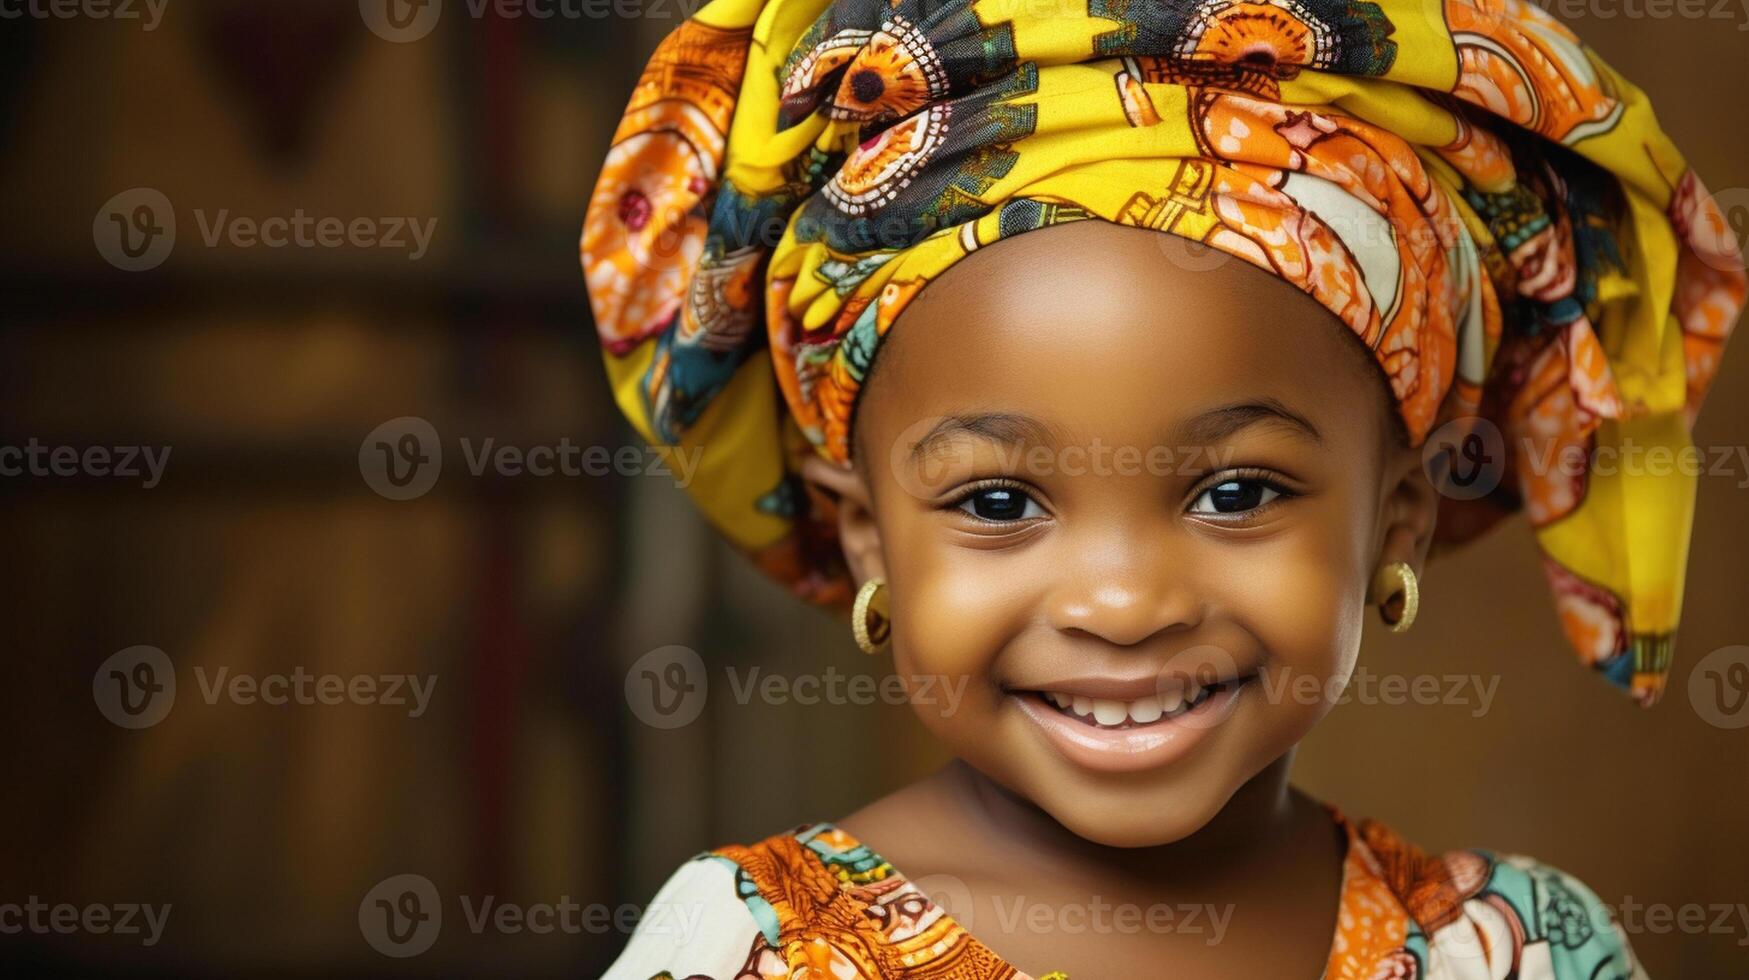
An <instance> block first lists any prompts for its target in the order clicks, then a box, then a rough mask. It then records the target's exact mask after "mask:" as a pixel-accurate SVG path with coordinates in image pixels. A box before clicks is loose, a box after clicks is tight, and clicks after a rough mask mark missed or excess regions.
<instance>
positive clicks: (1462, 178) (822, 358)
mask: <svg viewBox="0 0 1749 980" xmlns="http://www.w3.org/2000/svg"><path fill="white" fill-rule="evenodd" d="M1090 219H1097V220H1105V221H1111V222H1116V223H1119V224H1125V225H1133V226H1137V227H1143V228H1153V229H1156V230H1159V231H1162V232H1167V233H1170V234H1172V235H1176V236H1181V237H1183V238H1188V239H1192V240H1194V241H1197V242H1201V243H1204V244H1206V245H1208V246H1212V247H1213V248H1215V249H1218V250H1219V251H1220V252H1221V253H1224V254H1226V255H1229V256H1235V257H1237V258H1239V259H1242V260H1244V261H1247V262H1250V263H1253V264H1255V265H1256V266H1258V267H1260V268H1262V269H1265V270H1267V271H1269V272H1270V273H1273V274H1274V275H1277V276H1280V277H1281V278H1283V279H1285V280H1287V281H1288V282H1290V283H1292V284H1294V285H1295V286H1297V287H1299V288H1300V289H1302V290H1304V291H1305V292H1306V293H1308V294H1309V295H1311V296H1312V297H1314V298H1315V299H1317V300H1318V301H1319V302H1320V303H1322V304H1323V305H1324V306H1325V307H1326V308H1327V309H1328V310H1330V312H1331V313H1332V314H1333V315H1334V316H1335V317H1336V318H1337V319H1338V320H1339V321H1340V323H1341V324H1343V325H1345V326H1346V327H1347V328H1348V329H1349V330H1351V331H1352V332H1353V333H1354V335H1355V336H1356V337H1358V338H1359V339H1360V340H1361V341H1362V342H1363V343H1365V344H1366V345H1367V347H1368V348H1369V349H1370V350H1371V351H1372V353H1373V355H1374V358H1375V360H1376V362H1377V363H1378V365H1379V367H1380V369H1381V370H1382V371H1384V372H1385V375H1386V377H1387V378H1388V379H1389V382H1390V385H1391V389H1392V391H1393V393H1394V394H1395V396H1396V402H1397V407H1398V411H1399V413H1400V415H1401V417H1402V420H1403V422H1404V424H1405V426H1406V428H1407V431H1408V433H1409V435H1410V437H1411V439H1412V440H1413V442H1414V444H1415V445H1418V446H1422V445H1427V444H1428V441H1429V439H1430V436H1432V435H1437V436H1438V440H1437V443H1436V445H1438V446H1451V447H1454V449H1453V451H1452V452H1450V453H1448V454H1447V455H1445V456H1444V457H1442V458H1444V459H1446V460H1448V461H1449V462H1450V463H1451V464H1452V465H1454V466H1458V467H1462V466H1465V465H1467V464H1473V465H1472V469H1473V468H1474V466H1480V467H1482V470H1483V471H1486V470H1487V467H1488V466H1492V467H1493V470H1492V472H1493V473H1494V479H1493V480H1492V481H1490V483H1489V484H1488V485H1486V486H1483V487H1481V488H1480V489H1477V490H1476V491H1475V492H1474V493H1469V492H1452V493H1449V494H1448V496H1447V497H1446V498H1445V499H1444V500H1443V501H1442V504H1441V508H1442V509H1441V520H1440V525H1441V541H1442V543H1454V542H1457V541H1461V540H1464V539H1467V538H1469V537H1472V536H1474V535H1475V534H1477V533H1479V532H1480V531H1481V530H1483V529H1485V528H1486V527H1487V526H1489V525H1490V524H1492V523H1493V521H1494V520H1496V519H1497V518H1498V517H1499V516H1501V515H1504V514H1506V513H1510V512H1513V511H1518V510H1522V511H1523V512H1524V513H1525V514H1526V516H1527V517H1528V518H1529V520H1530V521H1531V523H1532V525H1533V526H1534V527H1535V529H1536V533H1537V539H1538V542H1539V545H1540V547H1541V549H1542V552H1543V557H1544V567H1545V570H1546V571H1547V574H1548V577H1549V580H1550V583H1551V585H1552V587H1553V590H1554V594H1555V597H1556V602H1557V606H1558V608H1559V612H1560V617H1561V621H1562V623H1563V626H1564V629H1565V631H1566V634H1567V637H1568V639H1569V641H1570V642H1571V643H1572V645H1573V646H1574V647H1575V648H1576V649H1577V650H1578V652H1579V655H1580V656H1581V658H1582V659H1583V660H1584V662H1586V663H1587V664H1589V665H1591V666H1593V667H1595V668H1596V669H1597V670H1599V671H1601V672H1602V673H1604V674H1605V675H1606V676H1607V677H1608V678H1609V679H1610V680H1612V681H1614V682H1615V683H1617V684H1619V685H1621V686H1622V687H1624V688H1626V689H1628V690H1629V691H1631V692H1632V693H1633V695H1634V696H1635V697H1637V698H1638V699H1639V700H1640V701H1642V702H1643V703H1647V704H1650V703H1651V702H1652V701H1654V700H1655V699H1656V698H1657V697H1658V695H1659V693H1660V692H1661V691H1662V689H1663V685H1664V678H1665V675H1666V673H1667V671H1668V669H1669V662H1670V653H1671V648H1672V644H1673V640H1674V634H1675V629H1676V625H1677V617H1678V612H1679V610H1680V607H1681V602H1682V585H1683V570H1684V565H1685V562H1686V557H1687V548H1688V540H1689V530H1690V524H1691V518H1692V508H1693V497H1694V477H1693V475H1692V471H1691V470H1690V469H1687V468H1684V467H1680V466H1679V467H1676V468H1675V470H1674V471H1672V470H1671V468H1670V467H1662V468H1655V467H1647V466H1639V467H1635V466H1629V465H1612V466H1609V467H1604V466H1599V465H1594V461H1596V460H1599V459H1604V458H1608V459H1611V460H1614V461H1617V462H1620V461H1625V460H1628V459H1630V458H1634V454H1635V453H1640V454H1644V453H1647V452H1669V453H1672V454H1680V453H1683V452H1685V451H1689V449H1690V442H1689V429H1690V426H1691V425H1692V423H1693V421H1694V417H1695V414H1696V412H1697V411H1698V409H1699V406H1700V402H1701V399H1702V396H1703V394H1704V392H1705V390H1706V387H1707V385H1708V383H1709V382H1710V381H1711V379H1712V377H1713V376H1714V374H1715V372H1716V371H1717V368H1718V362H1719V358H1720V355H1721V351H1722V349H1723V346H1724V343H1725V339H1726V336H1727V335H1728V333H1729V332H1730V329H1731V327H1732V325H1733V323H1734V322H1735V319H1736V317H1737V314H1738V312H1739V310H1740V308H1741V306H1742V304H1743V300H1744V293H1745V278H1744V274H1743V265H1742V262H1741V260H1740V257H1739V256H1738V253H1737V249H1736V244H1735V241H1734V239H1733V238H1732V237H1731V235H1730V234H1729V229H1728V228H1727V226H1726V224H1725V221H1724V219H1723V218H1722V216H1721V214H1720V212H1719V210H1718V208H1717V207H1716V206H1715V204H1714V203H1713V201H1712V199H1711V198H1710V197H1709V196H1708V195H1707V193H1706V192H1705V190H1704V189H1703V188H1702V186H1701V184H1700V182H1699V181H1698V179H1696V177H1695V175H1694V173H1693V172H1692V171H1691V170H1690V169H1689V168H1688V166H1687V164H1686V163H1685V162H1684V160H1683V158H1682V156H1681V155H1680V154H1679V153H1678V152H1677V150H1676V148H1675V147H1674V146H1673V145H1672V144H1671V142H1670V140H1669V139H1668V138H1667V137H1666V136H1665V134H1664V133H1663V132H1662V130H1660V129H1659V127H1658V123H1657V120H1656V119H1655V118H1654V116H1653V113H1652V110H1651V107H1650V106H1649V105H1648V103H1647V101H1646V98H1645V96H1644V95H1643V94H1642V93H1641V92H1640V91H1639V90H1638V89H1636V88H1635V87H1634V86H1633V85H1631V84H1630V83H1628V82H1627V81H1626V80H1624V79H1622V78H1621V77H1620V76H1618V75H1617V74H1616V73H1615V72H1614V71H1612V70H1611V69H1610V68H1609V66H1608V65H1606V64H1604V63H1603V61H1602V60H1600V59H1599V58H1598V57H1597V56H1596V55H1595V54H1594V53H1593V52H1591V51H1590V50H1589V49H1587V48H1586V47H1585V46H1584V45H1582V44H1581V43H1580V42H1579V41H1578V39H1577V38H1575V37H1574V35H1573V34H1572V33H1571V32H1569V31H1568V30H1567V29H1566V28H1565V27H1563V26H1562V25H1561V24H1559V23H1558V22H1556V21H1555V20H1553V19H1552V18H1550V17H1549V16H1548V15H1546V14H1544V13H1543V12H1541V11H1540V10H1538V9H1537V8H1536V7H1534V6H1530V5H1528V4H1520V3H1516V2H1503V0H1431V2H1429V0H1376V2H1363V0H1268V2H1260V0H1203V2H1189V3H1178V2H1173V3H1162V2H1142V0H980V2H943V0H935V2H924V0H837V2H827V0H714V2H711V3H709V4H708V5H706V6H705V7H703V8H701V9H700V10H699V11H698V13H697V14H696V15H695V16H693V17H692V18H691V19H690V20H688V21H687V22H685V23H684V24H682V25H681V26H680V27H679V28H678V29H677V30H675V31H674V32H673V33H672V34H671V35H670V36H669V37H668V38H667V39H666V40H665V41H664V42H663V43H662V45H661V46H660V47H659V49H658V50H657V51H656V53H655V55H654V56H653V57H652V58H651V60H650V62H649V65H648V67H647V68H646V70H645V72H644V74H643V77H642V78H641V79H640V80H639V81H638V83H637V87H636V89H635V90H634V92H633V94H632V98H631V101H630V104H629V106H628V107H627V109H626V112H625V115H624V118H623V120H622V121H621V123H620V125H619V127H618V130H617V131H616V133H615V134H614V139H613V146H612V150H611V151H610V154H609V157H608V159H607V161H606V164H605V165H604V167H603V170H602V174H601V178H600V181H599V184H598V186H597V188H596V191H595V194H594V197H593V199H592V200H591V202H590V206H589V212H588V216H587V218H586V221H585V225H584V230H583V240H582V254H583V264H584V270H585V275H586V278H587V281H588V286H589V293H590V298H591V302H592V306H593V310H594V314H595V322H596V327H597V329H598V332H599V334H600V338H601V341H602V344H603V347H604V349H605V352H606V362H607V369H608V372H609V374H610V376H611V379H612V383H613V386H614V390H615V393H616V397H617V399H618V401H619V404H620V406H621V408H622V409H623V410H624V412H625V413H626V415H627V416H628V417H629V418H630V420H631V422H632V423H633V425H634V426H635V427H636V428H637V429H638V431H639V432H640V433H642V435H643V436H644V437H645V438H646V439H649V440H650V441H652V442H655V443H659V444H663V445H670V446H676V447H679V448H680V449H681V450H682V451H683V452H685V453H687V454H689V455H690V454H692V453H695V452H696V453H699V454H700V457H699V458H700V462H699V467H698V471H697V475H696V477H695V478H694V479H693V481H692V483H691V485H690V486H689V488H688V489H689V491H690V492H691V493H692V494H693V496H694V497H695V498H696V499H697V500H698V502H699V503H700V505H701V506H702V508H703V509H704V511H705V512H706V513H707V514H708V515H709V517H710V518H711V519H712V521H713V522H714V523H715V524H716V525H717V526H718V527H719V528H721V529H722V531H723V532H724V533H725V534H727V535H728V536H729V537H730V538H731V539H732V540H733V541H734V542H735V543H736V544H737V545H739V546H740V547H742V548H743V549H745V550H746V551H748V552H749V553H750V554H752V555H753V556H754V557H755V559H756V560H757V561H758V562H759V563H760V565H761V566H762V567H763V568H764V569H765V570H766V571H767V572H768V573H770V574H772V575H774V576H776V577H778V578H779V579H782V580H784V581H785V582H787V583H789V584H790V585H791V586H792V588H793V589H794V590H795V591H796V593H797V594H799V595H801V596H803V597H805V598H808V599H811V600H814V601H817V602H822V603H828V604H838V605H842V604H844V603H845V602H846V601H847V600H848V597H849V589H848V583H847V580H846V577H845V575H844V569H843V565H842V558H841V556H840V555H839V553H838V550H837V546H836V543H835V541H834V540H833V528H832V514H831V505H830V502H829V501H826V500H824V499H822V498H821V497H820V496H819V495H818V494H816V493H815V492H813V491H811V490H810V489H808V488H806V487H805V486H804V485H803V484H802V483H801V482H800V481H799V479H797V478H796V476H795V468H796V465H797V461H798V459H799V458H800V455H799V454H802V453H806V452H817V453H820V454H822V455H824V456H825V457H827V458H829V459H832V460H836V461H840V462H842V461H844V460H846V459H847V458H848V455H849V452H850V439H849V428H850V421H851V418H852V412H853V410H854V407H855V404H856V398H857V394H858V392H859V391H860V389H861V385H862V381H863V379H864V378H865V377H867V376H868V372H869V369H870V366H871V364H872V363H873V359H874V357H875V355H876V352H877V351H878V349H879V347H880V344H881V341H882V339H883V338H884V337H885V336H886V333H887V331H888V330H889V329H890V328H891V327H892V325H893V323H894V320H895V319H896V318H897V317H898V316H899V314H900V312H901V311H903V310H904V308H905V305H906V304H907V303H908V302H909V301H910V300H911V299H912V298H914V297H915V296H916V295H917V294H918V293H919V291H921V290H922V289H923V288H924V286H925V285H927V284H928V283H929V282H930V281H931V280H933V279H934V278H935V277H937V276H939V275H940V274H941V273H942V272H943V271H944V270H946V269H947V268H949V267H951V266H952V265H953V263H955V262H957V261H958V260H959V259H961V258H964V257H965V256H966V255H968V254H970V253H971V252H973V251H975V250H977V249H979V248H982V247H985V246H988V245H990V244H992V243H993V242H996V241H998V240H1000V239H1002V238H1005V237H1009V236H1012V235H1016V234H1021V233H1024V232H1026V231H1030V230H1033V229H1036V228H1042V227H1046V226H1049V225H1053V224H1057V223H1061V222H1066V221H1080V220H1090ZM964 356H966V357H968V358H970V357H977V356H978V352H977V351H966V352H964ZM1639 458H1647V457H1644V456H1641V457H1639ZM1664 458H1682V457H1680V456H1675V457H1664ZM1471 475H1472V476H1473V474H1471ZM1496 484H1497V485H1496ZM1460 486H1461V487H1465V488H1467V487H1471V486H1474V480H1473V479H1472V480H1470V481H1469V482H1462V481H1460V482H1459V483H1453V484H1450V485H1449V487H1448V489H1450V488H1457V487H1460ZM1484 490H1485V491H1486V492H1483V491H1484Z"/></svg>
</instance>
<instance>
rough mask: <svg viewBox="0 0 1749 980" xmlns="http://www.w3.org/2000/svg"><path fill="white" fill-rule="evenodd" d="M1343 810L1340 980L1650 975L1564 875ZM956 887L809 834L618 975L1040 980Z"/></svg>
mask: <svg viewBox="0 0 1749 980" xmlns="http://www.w3.org/2000/svg"><path fill="white" fill-rule="evenodd" d="M1331 812H1332V814H1333V816H1334V817H1335V819H1336V821H1337V823H1338V824H1339V825H1340V826H1341V828H1342V830H1343V832H1344V834H1345V836H1346V839H1347V845H1348V846H1347V853H1346V856H1345V858H1344V861H1343V871H1342V887H1341V895H1340V898H1339V900H1338V904H1339V914H1338V916H1337V931H1336V934H1335V936H1334V937H1333V940H1332V944H1331V949H1330V958H1329V963H1328V966H1327V968H1326V970H1325V976H1326V977H1327V978H1330V980H1338V978H1344V980H1346V978H1389V980H1460V978H1470V977H1499V976H1516V977H1519V978H1521V980H1568V978H1573V980H1643V978H1645V976H1646V974H1645V972H1644V970H1642V969H1641V967H1640V966H1639V964H1638V962H1637V960H1636V959H1635V957H1634V954H1633V950H1632V948H1631V947H1630V946H1629V944H1628V940H1627V935H1626V933H1625V932H1624V931H1623V930H1622V929H1621V927H1620V926H1619V925H1618V924H1617V923H1616V921H1615V918H1614V916H1613V914H1612V910H1611V908H1610V906H1608V905H1607V904H1605V903H1604V902H1603V901H1602V900H1600V899H1599V898H1598V897H1597V895H1596V894H1595V893H1594V892H1593V891H1592V890H1591V889H1590V888H1589V887H1587V886H1586V885H1585V884H1584V883H1583V882H1581V881H1579V880H1578V879H1577V878H1575V877H1573V876H1571V875H1569V874H1567V873H1566V872H1564V871H1561V870H1560V869H1558V868H1555V867H1552V866H1550V865H1547V864H1543V863H1542V862H1540V861H1536V860H1533V859H1531V858H1527V857H1523V856H1520V855H1513V854H1495V853H1493V852H1489V851H1485V850H1458V851H1448V852H1446V853H1444V854H1429V853H1427V852H1424V851H1423V850H1421V849H1420V848H1418V847H1416V846H1414V845H1413V844H1410V843H1408V842H1407V841H1405V840H1404V839H1403V838H1401V837H1399V836H1398V835H1397V834H1396V833H1394V832H1393V831H1392V830H1391V829H1390V828H1389V827H1387V826H1385V825H1384V824H1382V823H1379V822H1378V821H1373V820H1358V821H1351V820H1349V819H1347V818H1346V817H1344V816H1342V814H1341V813H1340V812H1337V811H1335V810H1334V808H1332V811H1331ZM937 877H945V876H937ZM957 884H958V883H957V882H954V881H937V880H933V879H931V878H924V879H921V880H918V881H911V880H909V879H907V878H906V877H905V876H904V875H903V874H901V873H900V872H899V871H898V869H896V868H894V867H893V866H892V865H891V864H890V863H888V862H887V861H886V860H885V859H884V858H882V857H881V856H880V855H879V854H876V853H875V852H874V851H872V850H870V849H869V848H868V847H867V846H865V845H864V844H862V843H861V842H860V841H858V840H856V838H854V837H852V836H851V835H850V834H848V833H846V832H845V831H843V830H842V829H840V828H838V827H836V826H835V825H833V824H829V823H818V824H809V825H803V826H800V827H797V828H794V829H793V830H790V831H786V832H784V833H780V834H774V835H772V836H771V837H767V838H766V839H764V840H762V841H759V842H757V843H755V844H750V845H744V846H743V845H732V846H727V847H720V848H717V849H716V850H713V851H707V852H705V853H703V854H699V855H697V856H696V857H694V858H692V859H691V860H689V861H687V862H686V863H685V864H683V865H681V867H680V868H679V869H678V870H677V871H675V872H674V874H673V875H672V876H671V877H670V878H669V879H668V882H667V883H666V884H664V885H663V886H662V888H661V890H659V891H658V892H657V893H656V896H655V897H654V898H653V899H651V901H650V903H649V905H648V907H647V908H646V909H645V912H644V915H643V916H642V918H641V919H640V921H639V924H638V927H637V929H636V930H635V931H634V933H633V934H632V937H631V940H630V942H629V943H628V944H627V946H626V949H625V952H624V953H623V954H622V955H621V956H620V958H619V959H618V960H617V961H616V962H615V963H614V965H613V966H612V967H611V968H610V969H609V970H608V972H607V973H606V977H607V978H609V980H653V978H681V977H684V978H688V980H699V978H704V980H731V978H733V980H768V978H779V977H789V976H791V975H792V973H793V968H794V966H795V965H797V964H807V965H808V966H809V967H811V968H814V969H816V970H818V971H819V975H823V976H833V977H844V978H876V977H888V976H908V975H912V974H913V973H926V974H928V975H931V976H939V977H943V978H954V980H985V978H992V980H993V978H1012V980H1028V978H1027V975H1026V974H1024V973H1021V972H1020V971H1018V970H1016V969H1015V968H1014V967H1013V966H1012V965H1010V964H1007V963H1005V962H1004V961H1003V960H1002V959H1001V958H1000V957H998V956H997V955H996V954H995V953H994V952H992V951H991V950H990V949H989V948H988V947H986V946H984V945H983V944H982V943H980V942H979V941H978V940H977V939H976V938H975V937H973V936H972V935H970V934H969V933H968V932H967V931H966V928H965V927H963V926H962V925H961V924H960V923H959V922H958V921H957V920H955V919H954V918H953V917H951V916H950V915H949V914H948V913H947V911H946V910H945V909H944V908H943V906H942V905H940V904H937V902H936V901H935V900H934V899H933V898H932V894H933V895H934V896H935V897H940V898H942V899H943V900H944V901H946V902H947V903H948V904H949V905H954V906H956V907H957V906H959V905H961V904H965V905H968V906H969V903H970V901H969V900H970V896H969V895H956V894H955V890H956V885H957ZM959 889H960V890H963V885H961V886H959ZM810 975H813V974H810ZM1053 976H1060V975H1055V974H1053V975H1047V977H1045V978H1041V980H1050V978H1051V977H1053Z"/></svg>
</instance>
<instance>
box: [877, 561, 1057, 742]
mask: <svg viewBox="0 0 1749 980" xmlns="http://www.w3.org/2000/svg"><path fill="white" fill-rule="evenodd" d="M888 554H889V556H890V557H889V564H888V567H889V569H890V571H891V572H892V574H891V575H889V579H890V580H891V581H892V582H893V583H895V584H894V586H893V598H892V607H891V610H892V614H893V645H894V665H895V667H896V668H897V669H898V670H899V672H900V673H901V674H902V675H904V676H906V678H907V683H914V679H916V678H923V677H927V678H930V679H932V682H933V683H935V684H938V685H939V684H942V683H947V684H951V685H954V687H955V689H962V685H963V690H964V697H963V699H962V700H961V702H960V703H959V704H958V706H957V713H962V714H963V713H974V714H975V713H976V712H977V710H978V709H979V707H980V705H984V704H986V703H987V704H988V705H989V706H991V707H993V706H994V705H995V702H996V701H997V700H998V695H997V692H996V689H995V684H994V682H993V680H992V677H991V674H992V670H993V667H994V664H995V662H996V659H997V658H998V657H999V656H1000V655H1001V652H1002V650H1003V648H1004V646H1005V645H1006V644H1007V643H1008V642H1009V640H1010V639H1012V637H1013V634H1014V632H1015V630H1016V628H1017V624H1023V623H1024V622H1025V620H1026V616H1025V615H1024V603H1025V598H1024V596H1023V595H1022V593H1023V591H1024V589H1023V588H1022V587H1021V586H1022V585H1023V583H1024V581H1025V579H1024V575H1023V573H1020V572H1019V571H1018V570H1016V569H1012V568H1009V567H1007V566H1008V564H1009V563H1006V562H994V563H993V562H991V561H990V556H989V555H988V554H981V553H975V552H967V553H961V554H954V553H952V552H951V551H949V550H948V549H946V548H944V546H943V545H941V544H940V543H931V542H927V541H919V542H912V543H911V546H910V547H905V548H903V549H889V550H888ZM994 565H1001V566H1002V567H1001V568H1000V569H997V568H995V567H992V566H994ZM917 708H918V710H919V711H920V712H921V713H923V714H925V715H928V714H929V713H930V712H931V711H932V710H933V709H932V708H931V706H930V705H928V704H919V705H917ZM926 720H927V719H926ZM932 724H933V723H932Z"/></svg>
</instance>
